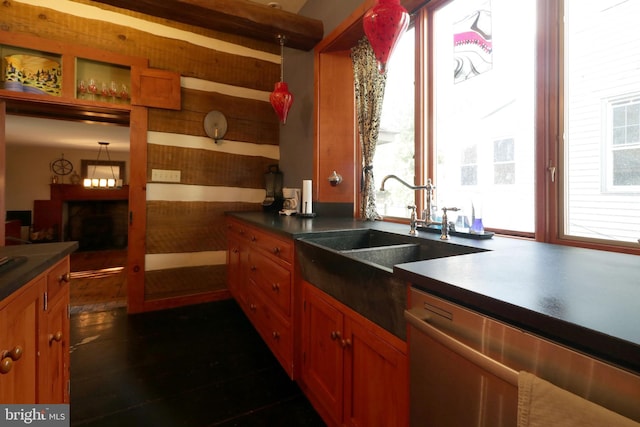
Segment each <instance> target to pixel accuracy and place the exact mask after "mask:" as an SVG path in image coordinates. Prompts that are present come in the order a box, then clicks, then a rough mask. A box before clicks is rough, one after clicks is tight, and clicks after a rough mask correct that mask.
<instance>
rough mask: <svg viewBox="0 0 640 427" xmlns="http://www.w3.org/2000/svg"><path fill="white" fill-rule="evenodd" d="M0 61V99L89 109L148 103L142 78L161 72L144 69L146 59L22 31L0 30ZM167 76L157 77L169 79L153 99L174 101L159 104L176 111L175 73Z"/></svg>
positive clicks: (176, 78)
mask: <svg viewBox="0 0 640 427" xmlns="http://www.w3.org/2000/svg"><path fill="white" fill-rule="evenodd" d="M0 60H1V61H2V70H1V72H0V98H5V99H11V100H15V101H32V102H33V101H35V102H40V103H53V104H67V105H75V106H78V107H83V108H88V109H91V107H94V108H97V109H102V108H104V109H111V110H113V109H115V110H130V109H131V105H132V104H135V105H146V104H145V102H146V101H144V93H142V98H140V97H141V91H143V92H144V84H145V77H146V76H147V75H148V73H149V72H151V73H156V74H157V73H158V72H162V71H161V70H152V69H148V68H147V64H148V61H147V59H146V58H139V57H133V56H126V55H121V54H117V53H113V52H107V51H102V50H98V49H93V48H89V47H84V46H76V45H71V44H67V43H60V42H56V41H52V40H47V39H42V38H38V37H32V36H28V35H22V34H0ZM163 73H168V72H163ZM167 75H169V76H170V79H169V80H166V79H164V80H161V81H162V82H165V81H170V82H171V83H170V84H165V85H164V88H165V89H167V92H168V93H164V94H154V97H155V98H158V97H159V98H164V101H167V100H169V101H170V103H171V104H172V105H173V107H168V106H167V105H164V106H160V107H161V108H171V109H179V98H180V82H179V75H174V73H168V74H167ZM136 79H137V80H136ZM154 79H155V77H154ZM134 80H135V81H134ZM156 81H157V79H156ZM132 86H133V87H132ZM157 89H158V88H157V86H156V87H155V88H154V90H156V91H157ZM140 99H142V101H141V102H136V100H140ZM146 106H155V105H146ZM176 106H177V108H176Z"/></svg>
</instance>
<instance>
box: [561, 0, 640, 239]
mask: <svg viewBox="0 0 640 427" xmlns="http://www.w3.org/2000/svg"><path fill="white" fill-rule="evenodd" d="M564 15H565V19H564V21H565V31H564V40H563V48H564V55H563V57H564V62H563V66H564V105H563V109H564V134H565V137H564V145H563V146H562V147H561V148H562V153H563V157H564V171H563V172H564V173H563V176H562V178H563V181H562V182H563V189H564V200H563V201H562V202H563V207H564V218H563V220H564V221H563V224H562V230H561V233H562V235H563V236H564V237H566V238H578V239H583V240H590V241H600V240H604V241H609V242H621V243H623V242H627V243H631V244H635V245H637V242H638V238H640V96H639V95H638V94H640V79H639V78H638V62H639V61H640V32H639V31H638V27H637V19H636V17H637V16H640V2H637V1H620V0H598V1H596V0H589V1H584V0H565V2H564Z"/></svg>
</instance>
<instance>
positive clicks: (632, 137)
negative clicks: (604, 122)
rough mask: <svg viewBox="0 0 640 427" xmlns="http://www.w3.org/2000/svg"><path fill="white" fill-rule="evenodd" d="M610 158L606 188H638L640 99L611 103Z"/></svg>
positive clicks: (639, 178) (639, 182)
mask: <svg viewBox="0 0 640 427" xmlns="http://www.w3.org/2000/svg"><path fill="white" fill-rule="evenodd" d="M610 114H611V132H610V133H611V145H610V148H609V149H610V151H611V152H610V153H608V155H609V158H610V159H611V162H610V165H609V168H608V174H607V178H608V182H609V183H610V184H609V186H608V188H609V189H611V190H614V191H616V190H617V191H625V190H630V191H633V190H635V191H638V190H640V173H638V171H640V99H637V98H636V99H632V100H629V101H626V102H618V103H614V104H611V105H610Z"/></svg>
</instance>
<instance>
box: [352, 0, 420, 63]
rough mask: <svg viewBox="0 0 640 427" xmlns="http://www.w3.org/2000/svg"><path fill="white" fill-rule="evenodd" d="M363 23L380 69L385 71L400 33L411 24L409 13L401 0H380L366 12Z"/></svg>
mask: <svg viewBox="0 0 640 427" xmlns="http://www.w3.org/2000/svg"><path fill="white" fill-rule="evenodd" d="M362 25H363V27H364V33H365V34H366V36H367V38H368V39H369V43H370V44H371V47H372V48H373V52H374V53H375V55H376V59H377V60H378V71H380V72H381V73H384V72H385V70H386V67H387V61H388V60H389V57H390V56H391V53H392V52H393V49H395V47H396V44H397V43H398V40H399V39H400V35H401V34H402V33H404V32H405V31H406V30H407V27H408V26H409V13H408V12H407V9H405V8H404V7H402V5H401V4H400V0H378V1H377V3H376V4H375V5H374V6H373V7H372V8H371V9H369V10H368V11H367V13H365V14H364V17H363V19H362Z"/></svg>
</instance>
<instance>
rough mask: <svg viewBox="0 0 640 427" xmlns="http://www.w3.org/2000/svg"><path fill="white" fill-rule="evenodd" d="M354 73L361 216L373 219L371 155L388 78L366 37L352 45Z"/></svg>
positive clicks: (376, 213) (375, 217)
mask: <svg viewBox="0 0 640 427" xmlns="http://www.w3.org/2000/svg"><path fill="white" fill-rule="evenodd" d="M351 61H352V62H353V76H354V80H355V93H356V114H357V117H358V133H359V135H360V143H361V146H362V150H361V151H362V177H361V181H360V192H361V193H362V197H361V201H362V202H361V205H360V216H361V218H362V219H367V220H376V219H380V218H381V217H380V215H379V214H378V212H377V211H376V188H375V182H374V179H373V156H374V155H375V153H376V143H377V142H378V130H379V128H380V114H381V113H382V99H383V98H384V87H385V84H386V82H387V73H386V71H385V72H384V73H380V72H379V71H378V65H377V62H376V57H375V54H374V53H373V49H372V48H371V45H370V44H369V40H368V39H367V38H366V37H363V38H362V39H360V41H359V42H358V45H357V46H355V47H354V48H353V49H351Z"/></svg>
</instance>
